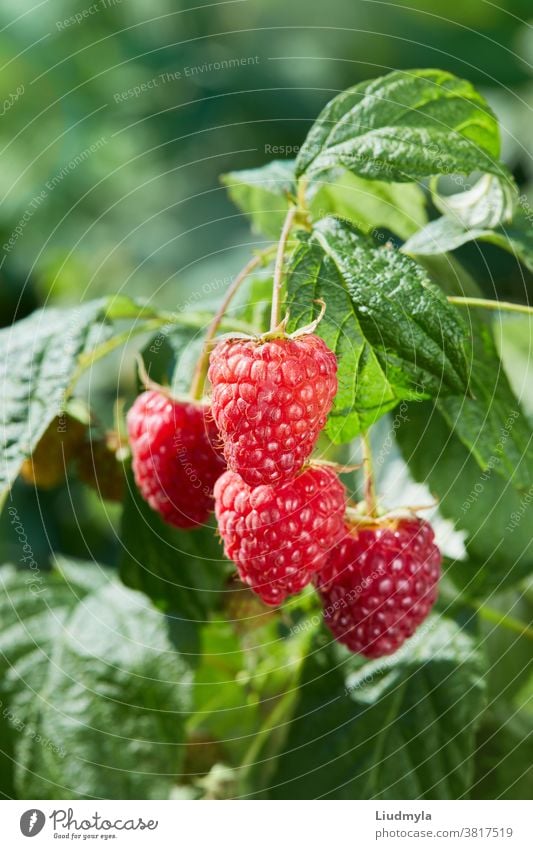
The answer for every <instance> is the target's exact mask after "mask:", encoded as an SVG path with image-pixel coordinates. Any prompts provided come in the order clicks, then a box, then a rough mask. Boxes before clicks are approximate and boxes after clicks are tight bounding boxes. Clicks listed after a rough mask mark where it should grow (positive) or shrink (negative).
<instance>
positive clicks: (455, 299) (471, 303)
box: [448, 295, 533, 315]
mask: <svg viewBox="0 0 533 849" xmlns="http://www.w3.org/2000/svg"><path fill="white" fill-rule="evenodd" d="M448 301H449V303H450V304H455V305H456V306H459V307H482V308H483V309H487V310H496V311H497V312H519V313H523V314H525V315H533V307H530V306H526V305H525V304H513V303H512V302H511V301H495V300H493V299H492V298H463V297H462V296H459V295H457V296H455V295H449V296H448Z"/></svg>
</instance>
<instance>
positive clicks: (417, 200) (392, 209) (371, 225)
mask: <svg viewBox="0 0 533 849" xmlns="http://www.w3.org/2000/svg"><path fill="white" fill-rule="evenodd" d="M313 185H314V186H315V185H316V184H313ZM425 207H426V199H425V196H424V192H423V191H422V189H420V188H419V186H417V185H415V184H414V183H413V184H411V185H409V184H405V183H385V182H381V181H379V180H365V179H363V178H362V177H357V176H356V175H355V174H350V173H349V172H348V171H346V172H345V173H343V174H342V175H341V176H340V177H339V178H338V179H337V180H335V181H334V182H325V183H324V184H323V185H320V186H319V188H318V189H317V191H316V193H315V194H314V196H313V198H312V200H311V202H310V210H311V214H312V217H313V218H314V219H315V220H319V219H320V218H324V217H325V216H326V215H328V214H332V215H336V216H338V217H339V218H344V219H347V220H348V221H349V222H350V223H351V224H352V225H353V226H354V227H357V229H358V230H361V232H362V233H370V231H371V230H373V229H375V228H376V227H382V228H385V229H388V230H390V231H391V232H392V233H395V234H396V235H397V236H399V237H400V238H401V239H408V238H409V236H411V235H413V233H415V232H416V231H417V230H419V229H420V228H421V227H423V226H424V224H425V223H426V221H427V216H426V210H425Z"/></svg>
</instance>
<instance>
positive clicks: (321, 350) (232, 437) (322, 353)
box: [209, 334, 337, 486]
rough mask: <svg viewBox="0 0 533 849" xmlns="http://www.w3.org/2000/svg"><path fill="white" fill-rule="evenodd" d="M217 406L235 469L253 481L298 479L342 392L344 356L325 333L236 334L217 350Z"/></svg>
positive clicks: (212, 374)
mask: <svg viewBox="0 0 533 849" xmlns="http://www.w3.org/2000/svg"><path fill="white" fill-rule="evenodd" d="M209 380H210V381H211V385H212V387H213V392H212V410H213V416H214V419H215V422H216V424H217V427H218V429H219V432H220V434H221V436H222V438H223V440H224V454H225V457H226V461H227V464H228V467H229V468H230V469H231V470H232V471H234V472H237V473H238V474H239V475H240V476H241V478H242V479H243V480H244V481H245V482H246V483H247V484H249V486H259V485H261V484H267V485H273V484H276V483H285V482H287V481H290V480H292V479H293V478H294V477H295V476H296V475H297V474H298V472H299V470H300V469H301V467H302V465H303V463H304V462H305V461H306V460H307V459H308V457H309V456H310V454H311V452H312V450H313V448H314V446H315V444H316V441H317V439H318V436H319V434H320V431H321V430H322V428H323V427H324V425H325V423H326V417H327V415H328V413H329V411H330V409H331V406H332V404H333V399H334V397H335V393H336V392H337V360H336V357H335V355H334V354H333V352H332V351H330V350H329V348H328V347H327V346H326V344H325V343H324V342H323V341H322V339H320V337H319V336H316V335H314V334H306V335H302V336H300V337H298V338H291V337H289V336H282V337H279V338H276V337H275V338H271V339H267V340H266V341H265V340H264V341H261V340H253V339H244V340H243V339H228V340H225V341H223V342H220V343H219V344H218V345H217V347H216V348H215V349H214V350H213V352H212V354H211V360H210V367H209Z"/></svg>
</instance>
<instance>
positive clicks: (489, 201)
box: [433, 165, 518, 227]
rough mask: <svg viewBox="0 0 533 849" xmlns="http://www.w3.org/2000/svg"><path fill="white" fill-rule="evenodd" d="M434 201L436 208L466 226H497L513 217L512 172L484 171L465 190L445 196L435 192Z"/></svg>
mask: <svg viewBox="0 0 533 849" xmlns="http://www.w3.org/2000/svg"><path fill="white" fill-rule="evenodd" d="M502 171H504V166H503V165H502ZM433 203H434V204H435V206H436V207H437V209H438V210H439V212H442V213H443V214H444V215H448V216H449V217H450V218H454V219H455V220H456V221H458V222H460V223H461V224H464V226H465V227H497V226H498V225H499V224H505V223H506V222H508V221H511V220H512V218H513V215H514V211H515V208H516V205H517V203H518V189H517V186H516V183H515V181H514V179H513V176H512V175H511V174H505V176H502V177H495V176H494V175H493V174H484V175H483V177H481V178H480V179H479V180H478V181H477V183H475V184H474V185H473V186H472V188H470V189H467V190H466V191H464V192H458V193H457V194H453V195H447V196H444V195H439V194H438V192H434V194H433Z"/></svg>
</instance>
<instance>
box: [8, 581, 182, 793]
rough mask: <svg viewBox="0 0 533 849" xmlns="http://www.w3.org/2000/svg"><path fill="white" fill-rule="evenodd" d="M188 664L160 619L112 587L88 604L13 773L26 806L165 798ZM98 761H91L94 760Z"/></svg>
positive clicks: (72, 623) (68, 636)
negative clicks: (36, 739)
mask: <svg viewBox="0 0 533 849" xmlns="http://www.w3.org/2000/svg"><path fill="white" fill-rule="evenodd" d="M190 694H191V661H190V659H189V658H187V657H186V656H184V655H181V654H179V653H178V652H176V651H175V650H174V646H173V644H172V641H171V639H170V636H169V623H168V620H167V619H166V617H165V616H163V615H162V614H161V613H159V612H158V611H156V610H154V609H153V608H152V607H151V606H150V605H149V604H148V602H147V600H146V598H145V597H144V596H143V595H142V594H140V593H134V592H132V591H131V590H128V589H126V588H125V587H123V586H121V585H120V584H118V583H115V582H111V583H109V584H108V585H107V586H105V587H103V588H101V589H99V590H98V591H97V592H95V593H93V594H91V595H90V596H88V598H87V599H86V600H85V601H84V603H83V604H80V605H79V606H78V607H77V608H76V609H75V611H74V612H73V614H72V615H71V617H70V618H69V620H68V622H67V624H66V627H65V629H64V630H63V632H62V634H61V635H60V637H59V639H58V640H56V642H55V645H54V652H53V658H52V662H51V663H50V664H49V665H48V668H47V675H46V680H45V682H44V684H43V688H42V691H41V693H40V698H39V699H38V700H37V703H36V706H35V712H34V714H33V715H32V718H31V725H32V728H33V730H34V731H35V732H36V733H38V734H39V735H40V737H41V738H42V739H45V740H50V741H53V742H55V744H56V745H57V746H58V745H60V746H61V749H58V748H54V747H52V746H32V745H31V737H30V736H28V737H27V738H26V744H27V745H26V749H25V751H22V752H21V757H22V763H21V764H20V766H19V770H18V773H19V774H18V781H17V784H18V787H19V793H21V795H22V796H23V798H24V797H25V798H30V797H31V798H41V799H45V798H63V799H69V798H76V799H84V798H85V799H86V798H88V799H93V798H106V799H113V798H120V799H124V798H129V799H135V798H146V799H150V798H152V799H153V798H155V799H160V798H168V795H169V793H170V789H171V787H172V784H173V783H174V782H175V781H177V780H178V778H179V776H180V772H179V770H180V763H181V760H182V756H183V745H182V743H183V734H184V724H185V717H186V714H187V712H188V710H189V708H190ZM96 753H97V754H96Z"/></svg>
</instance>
